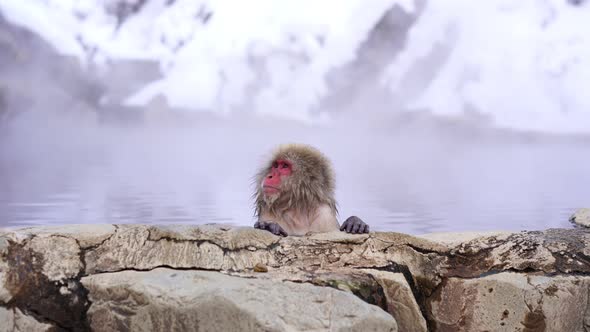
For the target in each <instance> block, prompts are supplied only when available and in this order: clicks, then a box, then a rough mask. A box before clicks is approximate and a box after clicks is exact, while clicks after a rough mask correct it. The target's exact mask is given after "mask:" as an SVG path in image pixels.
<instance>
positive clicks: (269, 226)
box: [254, 221, 287, 236]
mask: <svg viewBox="0 0 590 332" xmlns="http://www.w3.org/2000/svg"><path fill="white" fill-rule="evenodd" d="M254 228H258V229H263V230H265V231H269V232H271V233H273V234H274V235H278V236H287V232H285V230H284V229H283V228H281V226H279V224H277V223H274V222H264V221H257V222H256V223H255V224H254Z"/></svg>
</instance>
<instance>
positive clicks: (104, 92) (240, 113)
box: [0, 2, 590, 234]
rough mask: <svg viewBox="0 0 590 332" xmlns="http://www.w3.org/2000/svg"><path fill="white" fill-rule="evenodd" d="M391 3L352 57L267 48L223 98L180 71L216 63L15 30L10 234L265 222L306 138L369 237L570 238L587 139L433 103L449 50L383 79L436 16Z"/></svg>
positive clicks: (0, 179) (0, 212)
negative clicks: (106, 56)
mask: <svg viewBox="0 0 590 332" xmlns="http://www.w3.org/2000/svg"><path fill="white" fill-rule="evenodd" d="M384 4H385V5H383V8H384V9H383V11H382V12H381V13H365V14H366V15H365V16H367V17H369V16H370V17H373V18H372V21H371V20H368V22H369V23H365V24H364V25H363V26H360V27H359V29H360V30H363V29H364V30H365V32H363V31H360V32H358V37H355V38H358V39H359V42H358V45H357V46H355V47H356V48H353V49H351V50H347V51H346V52H348V53H350V54H351V55H350V54H349V55H346V56H345V55H342V57H341V60H338V61H335V62H333V63H331V64H330V65H326V66H325V68H324V67H321V68H320V67H317V66H314V65H310V63H312V64H314V63H315V64H316V65H317V62H313V61H311V60H305V59H304V60H302V58H301V53H299V52H291V51H289V52H286V53H285V52H278V53H277V52H276V50H275V52H268V53H264V52H262V53H261V54H258V55H256V56H255V57H251V56H248V57H247V58H248V59H249V60H248V61H246V62H244V66H246V67H244V68H248V70H250V73H251V74H248V75H247V74H244V72H243V71H241V69H240V68H242V67H240V66H242V64H240V66H238V65H235V64H234V65H233V67H232V66H229V68H230V70H227V73H228V75H229V76H226V78H225V83H224V84H225V85H222V86H224V88H219V89H218V90H217V89H213V88H212V87H209V86H208V85H207V82H210V83H211V86H218V85H217V84H218V83H217V82H216V79H214V78H212V77H214V76H215V77H217V75H216V74H215V75H212V76H211V75H210V76H207V75H205V74H203V75H200V76H195V75H193V74H194V73H192V72H186V73H185V75H184V76H183V75H182V73H183V70H184V69H186V68H187V67H186V66H185V67H182V66H180V65H179V64H180V63H188V64H192V65H193V66H196V67H197V68H202V66H206V65H210V63H206V62H203V63H199V62H198V61H195V60H193V61H192V62H188V59H189V55H190V53H186V55H185V56H184V58H183V59H184V60H182V61H180V60H178V61H177V62H176V67H174V68H176V69H174V70H170V71H167V70H165V69H163V66H162V64H161V63H158V62H150V61H146V60H145V59H142V60H141V61H140V60H137V61H131V60H128V59H125V60H120V59H119V60H117V59H111V60H109V61H107V63H106V64H102V65H100V64H98V63H99V62H98V61H96V62H91V61H89V62H85V61H80V60H78V58H76V57H73V58H72V56H63V55H59V54H58V53H59V52H56V51H55V50H54V49H53V46H50V45H49V43H47V42H38V41H37V39H38V37H35V34H34V33H31V32H26V29H24V28H22V27H14V25H11V24H9V23H8V22H4V23H3V30H2V31H7V33H6V35H8V36H10V38H9V39H7V40H9V41H8V42H5V41H4V42H3V43H4V44H5V45H9V46H10V48H8V49H9V50H16V51H15V52H16V53H15V52H12V51H11V52H8V53H7V54H3V55H2V56H3V57H4V58H3V59H7V61H6V62H4V63H6V64H7V65H3V66H0V69H1V73H2V81H1V83H2V85H0V87H2V88H3V89H2V90H0V92H2V93H3V94H2V96H4V97H2V100H3V103H4V104H3V105H4V106H2V107H0V108H1V109H2V110H0V115H1V119H2V120H1V121H0V226H17V225H30V224H41V225H47V224H71V223H76V224H90V223H148V224H149V223H154V224H169V223H190V224H205V223H227V224H232V225H240V226H250V225H252V224H253V222H254V217H253V214H254V209H253V200H252V197H251V196H252V194H253V193H254V189H255V186H256V184H254V183H253V182H252V181H253V176H254V174H255V172H256V171H257V168H258V167H260V165H262V163H263V162H264V161H265V157H267V156H268V155H269V153H270V152H271V150H272V149H273V148H274V147H275V146H276V145H277V144H280V143H290V142H298V143H307V144H311V145H313V146H315V147H317V148H319V149H320V150H321V151H322V152H324V153H325V154H326V155H327V156H328V157H329V158H330V159H331V160H332V162H333V164H334V168H335V171H336V187H337V190H336V198H337V200H338V205H339V212H340V219H341V220H342V219H344V218H346V217H348V216H349V215H358V216H360V217H362V218H363V219H364V220H365V221H366V222H367V223H369V224H370V225H371V229H372V230H383V231H399V232H405V233H410V234H422V233H430V232H447V231H471V230H521V229H527V230H533V229H545V228H549V227H570V224H569V222H568V217H569V215H570V214H571V213H572V212H573V211H574V210H575V209H576V208H578V207H583V206H587V205H588V197H590V175H589V174H588V172H587V169H588V166H590V157H589V156H590V153H589V152H590V151H589V150H590V145H589V144H588V143H590V138H589V137H588V135H587V134H586V133H580V132H579V131H571V132H563V131H560V132H558V133H556V132H555V130H549V129H548V130H539V128H540V127H538V126H532V127H530V128H528V129H527V128H523V127H522V126H507V125H505V121H503V120H502V121H499V120H498V118H497V117H495V114H493V113H490V112H489V111H488V108H487V105H488V104H485V103H484V104H483V107H482V105H481V104H471V103H467V102H466V103H465V105H463V106H462V108H461V112H458V113H456V112H450V113H449V112H445V111H444V110H445V109H450V106H449V104H448V103H441V104H440V107H432V104H429V103H426V102H424V100H425V99H424V98H423V96H422V93H423V92H424V91H430V93H431V94H430V95H432V87H433V86H436V84H440V83H437V82H439V81H440V80H441V75H442V74H440V72H444V70H446V69H445V68H446V67H445V64H448V63H449V62H451V63H452V62H453V60H452V56H451V54H453V52H452V50H456V48H454V46H453V45H454V44H453V43H452V42H449V41H439V42H437V43H435V44H436V45H435V46H436V47H434V48H433V50H432V51H431V52H430V53H429V56H428V57H425V58H423V59H421V60H420V61H419V62H417V63H418V64H420V66H417V65H416V64H413V65H411V66H410V67H411V68H412V70H410V71H408V73H411V75H410V74H405V75H403V76H404V78H403V79H398V80H397V83H395V84H398V85H397V87H396V88H395V89H393V90H392V86H395V84H393V85H392V86H384V85H383V81H382V78H383V77H382V75H381V73H382V72H383V71H384V70H386V69H387V68H389V66H390V65H391V63H392V59H401V60H400V61H403V59H404V57H407V54H408V52H410V51H408V50H411V49H412V44H411V42H410V41H409V38H412V33H411V31H412V30H411V29H412V28H414V27H415V24H416V22H417V21H418V20H419V18H420V17H421V16H420V15H423V12H424V11H425V10H426V9H425V8H427V7H426V2H417V4H416V6H415V8H414V11H406V10H402V9H403V8H402V7H399V6H397V7H393V8H394V9H392V10H387V8H389V7H390V5H389V4H387V3H386V2H384ZM0 8H2V9H5V7H2V6H1V5H0ZM138 13H139V14H138V16H139V15H140V14H141V11H139V12H138ZM384 13H385V14H384ZM213 15H215V12H214V13H213ZM214 17H215V16H213V18H212V20H213V19H214ZM212 22H213V21H212ZM64 33H65V32H64ZM362 36H364V37H363V38H361V37H362ZM36 38H37V39H36ZM329 42H330V40H329V38H328V39H327V41H326V43H327V44H329ZM109 47H111V48H112V47H113V46H112V45H110V46H109ZM105 49H106V48H105ZM103 51H104V50H103ZM19 52H21V53H22V52H24V53H22V54H26V56H24V57H21V58H19V55H18V54H21V53H19ZM104 52H106V51H104ZM186 52H188V51H186ZM346 52H343V53H346ZM348 53H347V54H348ZM15 54H16V55H15ZM50 54H51V55H50ZM353 55H354V56H353ZM320 58H321V56H320ZM449 58H450V59H451V60H448V61H447V59H449ZM8 61H12V62H8ZM19 61H20V62H19ZM324 61H327V60H324ZM320 62H321V61H320ZM9 63H10V64H9ZM14 63H18V64H20V67H15V66H14V65H11V64H14ZM394 63H395V62H394ZM222 64H223V65H228V63H227V62H224V63H222ZM291 67H293V68H295V71H294V72H287V74H284V73H283V74H282V75H280V77H279V76H277V75H279V74H277V73H281V72H282V70H284V69H285V68H291ZM16 68H26V69H24V70H23V69H16ZM154 68H155V69H154ZM314 68H315V69H317V70H319V72H315V71H314ZM318 68H320V69H318ZM273 70H274V71H273ZM322 71H326V73H325V75H324V73H323V72H322ZM66 72H67V73H69V74H68V75H65V74H64V73H66ZM201 73H202V72H201ZM205 73H209V72H208V71H205ZM240 73H242V74H240ZM252 73H253V74H252ZM191 75H192V76H191ZM195 77H197V78H195ZM394 77H395V75H394ZM246 78H248V79H246ZM319 78H321V79H319ZM203 82H204V83H203ZM244 82H246V83H247V84H246V83H244ZM399 82H403V84H401V85H400V83H399ZM243 86H247V89H246V90H244V89H242V87H243ZM497 89H498V90H497V91H499V90H500V89H501V87H498V88H497ZM210 91H212V92H210ZM443 91H444V90H443ZM493 93H494V91H491V92H490V95H491V94H493ZM502 93H503V92H502ZM187 96H188V97H190V98H188V99H187V98H185V97H187ZM193 96H195V97H194V98H193ZM211 96H215V97H211ZM523 96H524V97H523V98H535V97H534V96H533V95H532V94H523ZM468 99H469V98H468ZM484 99H485V98H484ZM574 99H575V98H573V99H570V100H574ZM420 100H422V102H418V101H420ZM486 100H487V99H486ZM576 100H579V98H578V99H576ZM496 104H497V103H493V102H490V103H489V105H496ZM548 112H549V111H548ZM574 113H575V112H574ZM547 114H550V113H547ZM551 114H553V113H551ZM580 114H581V113H580ZM526 116H527V115H526V113H525V115H524V117H526ZM584 116H586V115H584ZM522 117H523V116H522V115H521V116H519V118H522ZM531 119H532V118H531ZM563 121H566V120H563ZM569 121H572V122H573V121H574V120H569ZM531 122H534V121H532V120H531ZM513 127H517V128H513ZM566 127H567V126H566ZM572 127H576V126H572ZM568 128H570V127H568Z"/></svg>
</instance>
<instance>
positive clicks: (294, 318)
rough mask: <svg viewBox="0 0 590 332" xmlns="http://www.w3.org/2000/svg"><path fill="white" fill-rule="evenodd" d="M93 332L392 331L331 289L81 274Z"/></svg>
mask: <svg viewBox="0 0 590 332" xmlns="http://www.w3.org/2000/svg"><path fill="white" fill-rule="evenodd" d="M82 284H83V285H84V286H85V287H86V288H87V289H88V290H89V298H90V301H91V302H92V306H91V307H90V310H89V311H88V317H89V321H90V327H91V328H92V330H94V331H154V330H157V331H163V330H166V331H244V332H248V331H252V332H254V331H359V332H360V331H391V332H393V331H397V325H396V322H395V319H394V318H393V317H392V316H391V315H389V314H387V313H386V312H385V311H383V310H381V309H380V308H379V307H377V306H373V305H369V304H367V303H366V302H364V301H362V300H360V299H359V298H357V297H356V296H354V295H352V294H350V293H348V292H342V291H338V290H336V289H333V288H327V287H318V286H314V285H311V284H304V283H294V282H280V281H279V282H277V281H272V280H269V279H251V278H240V277H233V276H228V275H225V274H222V273H219V272H211V271H175V270H173V269H169V268H157V269H154V270H151V271H147V272H138V271H124V272H119V273H107V274H98V275H94V276H89V277H85V278H82Z"/></svg>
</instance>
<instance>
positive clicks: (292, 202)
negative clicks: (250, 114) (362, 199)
mask: <svg viewBox="0 0 590 332" xmlns="http://www.w3.org/2000/svg"><path fill="white" fill-rule="evenodd" d="M256 184H257V191H256V193H255V197H256V217H258V221H257V222H256V223H255V224H254V227H255V228H258V229H264V230H267V231H269V232H271V233H273V234H275V235H280V236H287V235H305V234H308V233H317V232H330V231H334V230H338V229H340V230H341V231H346V232H348V233H368V232H369V226H368V225H367V224H365V223H364V222H363V221H362V220H361V219H360V218H358V217H356V216H352V217H350V218H348V219H346V221H345V222H344V223H343V224H342V226H340V225H339V223H338V219H337V215H338V210H337V207H336V200H335V199H334V173H333V171H332V166H331V164H330V161H329V160H328V159H327V158H326V157H325V156H324V155H323V154H322V153H321V152H320V151H318V150H316V149H315V148H313V147H311V146H308V145H301V144H287V145H281V146H279V147H278V148H277V150H276V151H275V152H274V155H273V157H272V158H271V160H270V162H269V163H268V164H266V165H264V167H263V168H262V169H261V170H260V171H259V172H258V174H257V176H256Z"/></svg>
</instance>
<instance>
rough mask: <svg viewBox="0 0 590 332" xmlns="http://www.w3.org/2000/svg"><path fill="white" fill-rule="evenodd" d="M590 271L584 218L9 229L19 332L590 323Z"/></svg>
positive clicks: (4, 274) (6, 307)
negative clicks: (475, 225) (427, 227)
mask: <svg viewBox="0 0 590 332" xmlns="http://www.w3.org/2000/svg"><path fill="white" fill-rule="evenodd" d="M589 277H590V230H587V229H584V228H576V229H550V230H546V231H525V232H518V233H510V232H493V233H491V232H490V233H480V234H478V233H469V234H446V235H441V234H438V235H426V236H422V237H414V236H410V235H405V234H400V233H370V234H363V235H351V234H346V233H343V232H333V233H323V234H314V235H310V236H304V237H286V238H281V237H277V236H274V235H272V234H271V233H269V232H265V231H261V230H256V229H253V228H249V227H246V228H235V227H226V226H215V225H208V226H173V225H166V226H164V225H163V226H155V225H69V226H60V227H29V228H21V229H10V230H8V229H7V230H4V231H0V318H1V319H2V321H6V322H10V325H6V326H10V327H9V328H8V330H41V331H42V330H50V329H53V330H55V329H57V330H67V331H88V330H109V331H113V330H114V331H126V330H129V329H132V330H136V329H138V330H151V329H156V330H157V329H162V328H165V329H166V330H187V329H188V330H197V329H198V330H200V331H207V330H216V329H217V328H218V327H220V326H225V327H227V329H226V328H224V329H225V330H232V329H233V328H234V327H235V326H234V325H231V324H239V326H240V330H244V331H247V330H248V329H250V330H267V331H294V330H297V331H300V330H301V331H302V330H307V331H310V330H313V331H338V330H341V329H342V330H347V328H349V329H348V330H350V328H352V330H355V329H356V328H357V327H358V328H359V331H360V330H363V331H365V330H366V331H369V330H371V329H373V330H375V331H396V330H399V331H483V330H489V331H496V330H499V331H503V330H506V331H586V330H589V329H590V328H589V326H588V325H587V324H586V322H590V313H589V310H588V296H589V291H588V287H589V285H590V284H589V282H590V281H589V279H588V278H589ZM490 289H492V291H489V290H490ZM216 315H221V316H225V317H227V319H224V320H221V321H219V320H216V319H214V318H211V317H213V316H215V317H217V316H216ZM301 317H305V319H301ZM217 324H226V325H217ZM236 326H238V325H236ZM2 328H5V329H6V327H4V326H3V327H2Z"/></svg>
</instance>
